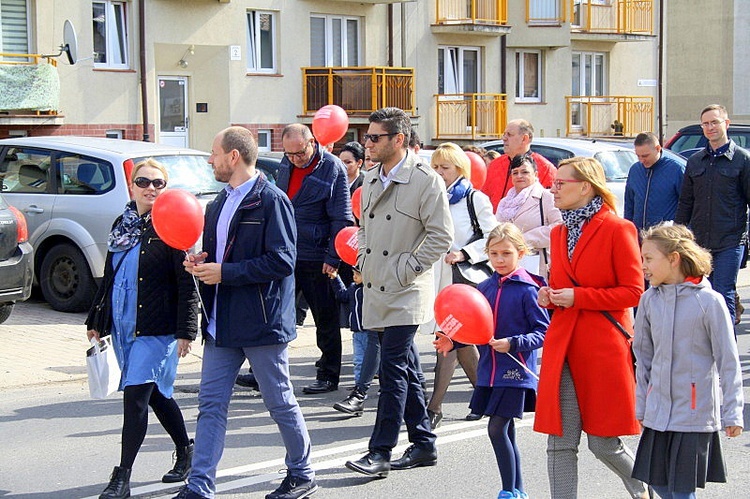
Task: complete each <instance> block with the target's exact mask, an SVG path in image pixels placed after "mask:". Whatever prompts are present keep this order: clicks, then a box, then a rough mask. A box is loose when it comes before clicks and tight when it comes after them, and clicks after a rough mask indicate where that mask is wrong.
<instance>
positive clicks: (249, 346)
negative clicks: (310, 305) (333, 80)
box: [175, 127, 318, 499]
mask: <svg viewBox="0 0 750 499" xmlns="http://www.w3.org/2000/svg"><path fill="white" fill-rule="evenodd" d="M257 157H258V147H257V145H256V143H255V139H254V138H253V136H252V134H251V133H250V131H249V130H247V129H246V128H242V127H230V128H227V129H226V130H223V131H221V132H219V134H218V135H217V136H216V138H215V139H214V142H213V147H212V150H211V157H210V158H209V160H208V162H209V163H210V164H211V165H212V166H213V169H214V176H215V177H216V180H219V181H220V182H228V184H229V185H228V186H227V187H226V188H225V190H224V191H222V192H221V193H220V194H219V195H218V196H216V199H215V200H214V201H212V202H211V203H209V204H208V206H207V207H206V222H205V228H204V231H203V249H204V250H205V252H204V253H201V254H199V255H190V257H189V258H188V260H187V261H186V262H185V264H184V265H185V268H186V270H187V271H188V272H190V273H191V274H193V275H194V276H196V277H197V278H198V279H200V281H201V283H202V285H201V296H202V298H203V304H204V306H205V309H204V311H203V324H202V328H203V340H204V349H203V367H202V369H201V384H200V392H199V394H198V410H199V413H198V424H197V428H196V431H195V451H194V454H193V462H192V471H191V472H190V478H189V479H188V484H187V485H186V486H184V487H183V488H182V489H181V490H180V493H179V495H177V496H176V498H175V499H177V498H180V499H198V498H208V499H212V498H213V497H214V493H215V491H216V468H217V466H218V464H219V460H220V459H221V455H222V453H223V452H224V439H225V437H226V428H227V413H228V410H229V399H230V398H231V396H232V387H233V385H234V381H235V378H236V377H237V373H238V372H239V370H240V367H241V366H242V363H243V362H244V361H245V359H247V360H249V361H250V364H251V365H252V366H253V373H254V374H255V377H256V379H257V382H258V385H259V389H260V393H261V395H262V396H263V402H264V403H265V405H266V407H267V408H268V410H269V412H270V414H271V417H272V418H273V420H274V421H275V422H276V424H277V426H278V428H279V431H280V432H281V436H282V439H283V441H284V445H285V446H286V452H287V454H286V460H285V464H286V468H287V476H286V478H285V479H284V481H283V482H282V483H281V485H280V486H279V488H278V489H276V490H275V491H274V492H272V493H270V494H268V495H267V496H266V499H294V498H298V497H307V496H308V495H310V494H312V493H313V492H315V490H317V488H318V486H317V484H316V482H315V473H314V471H313V470H312V468H311V467H310V452H311V445H310V437H309V435H308V432H307V426H306V424H305V420H304V418H303V417H302V411H300V408H299V406H298V405H297V400H296V399H295V398H294V392H293V391H292V385H291V383H290V381H289V353H288V350H287V344H288V343H289V342H290V341H292V340H293V339H294V338H295V337H296V336H297V332H296V324H295V311H294V261H295V258H296V256H297V250H296V239H297V229H296V225H295V223H294V215H293V213H292V205H291V203H290V202H289V199H288V198H287V197H286V196H285V195H284V193H282V192H281V191H280V190H279V189H277V188H276V187H274V186H273V185H272V184H270V183H269V182H268V180H267V179H266V177H265V176H264V175H262V174H260V173H259V172H258V171H257V170H256V169H255V160H256V159H257Z"/></svg>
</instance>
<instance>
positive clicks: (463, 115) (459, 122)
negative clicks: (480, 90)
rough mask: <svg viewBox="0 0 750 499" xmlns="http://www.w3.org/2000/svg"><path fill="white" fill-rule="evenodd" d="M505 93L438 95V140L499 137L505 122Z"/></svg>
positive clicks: (436, 99)
mask: <svg viewBox="0 0 750 499" xmlns="http://www.w3.org/2000/svg"><path fill="white" fill-rule="evenodd" d="M505 98H506V95H505V94H441V95H435V102H436V104H437V126H436V130H437V137H436V138H438V139H472V140H476V139H484V138H487V139H489V138H499V137H501V136H502V134H503V130H504V129H505V122H506V116H507V115H506V112H507V102H506V100H505Z"/></svg>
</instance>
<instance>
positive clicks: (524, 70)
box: [516, 50, 542, 102]
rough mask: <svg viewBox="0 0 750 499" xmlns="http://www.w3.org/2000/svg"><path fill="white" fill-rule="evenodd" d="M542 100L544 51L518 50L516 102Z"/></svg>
mask: <svg viewBox="0 0 750 499" xmlns="http://www.w3.org/2000/svg"><path fill="white" fill-rule="evenodd" d="M541 101H542V53H541V52H540V51H538V50H533V51H518V52H516V102H541Z"/></svg>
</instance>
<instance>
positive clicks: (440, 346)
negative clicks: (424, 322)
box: [432, 331, 453, 357]
mask: <svg viewBox="0 0 750 499" xmlns="http://www.w3.org/2000/svg"><path fill="white" fill-rule="evenodd" d="M435 335H436V336H437V339H435V341H433V342H432V344H433V345H434V346H435V350H437V351H438V352H440V353H442V354H443V357H447V356H448V353H449V352H450V351H451V350H453V341H452V340H451V339H450V338H448V337H447V336H446V335H445V333H443V332H442V331H437V332H436V333H435Z"/></svg>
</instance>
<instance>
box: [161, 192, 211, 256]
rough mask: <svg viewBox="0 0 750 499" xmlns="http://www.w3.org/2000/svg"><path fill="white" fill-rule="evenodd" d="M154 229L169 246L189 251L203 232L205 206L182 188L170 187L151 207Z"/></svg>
mask: <svg viewBox="0 0 750 499" xmlns="http://www.w3.org/2000/svg"><path fill="white" fill-rule="evenodd" d="M151 220H152V221H153V224H154V230H156V233H157V234H159V237H160V238H161V239H162V241H164V242H165V243H167V244H168V245H169V246H171V247H173V248H175V249H179V250H183V251H187V250H188V249H190V248H191V247H192V246H193V245H194V244H195V243H196V242H197V241H198V238H199V237H200V236H201V234H202V233H203V207H202V206H201V204H200V203H199V202H198V199H197V198H196V197H195V196H194V195H192V194H191V193H189V192H188V191H183V190H182V189H168V190H166V191H164V192H162V193H161V194H159V197H157V198H156V201H154V207H153V208H151Z"/></svg>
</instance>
